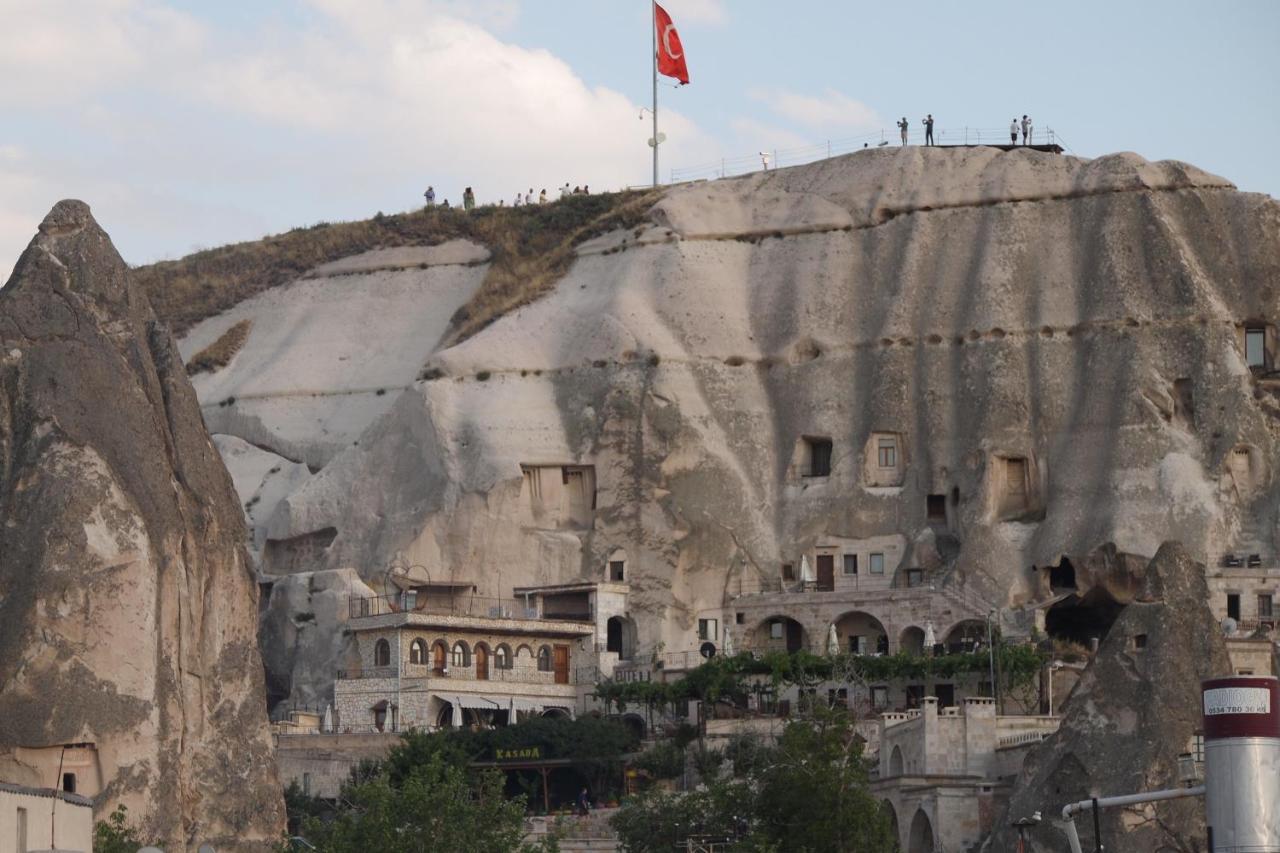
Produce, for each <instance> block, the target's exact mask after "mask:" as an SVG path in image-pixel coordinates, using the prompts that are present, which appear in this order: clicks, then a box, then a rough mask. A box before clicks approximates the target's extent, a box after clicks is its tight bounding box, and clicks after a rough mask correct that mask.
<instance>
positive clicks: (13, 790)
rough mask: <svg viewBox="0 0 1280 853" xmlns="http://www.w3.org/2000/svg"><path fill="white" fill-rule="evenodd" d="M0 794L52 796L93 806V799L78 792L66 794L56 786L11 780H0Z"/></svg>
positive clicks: (51, 797) (50, 797)
mask: <svg viewBox="0 0 1280 853" xmlns="http://www.w3.org/2000/svg"><path fill="white" fill-rule="evenodd" d="M0 794H21V795H23V796H27V797H48V798H49V799H53V798H54V797H56V798H58V799H59V800H62V801H63V802H64V803H70V804H71V805H73V806H89V807H92V806H93V800H91V799H89V798H88V797H82V796H81V795H79V794H68V793H67V792H66V791H59V790H57V789H56V788H28V787H27V786H26V785H15V784H14V783H12V782H0Z"/></svg>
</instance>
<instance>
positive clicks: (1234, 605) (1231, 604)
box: [1227, 592, 1240, 622]
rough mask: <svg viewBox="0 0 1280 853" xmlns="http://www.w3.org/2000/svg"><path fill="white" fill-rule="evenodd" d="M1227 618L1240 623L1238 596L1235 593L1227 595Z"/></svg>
mask: <svg viewBox="0 0 1280 853" xmlns="http://www.w3.org/2000/svg"><path fill="white" fill-rule="evenodd" d="M1227 617H1228V618H1230V619H1235V620H1236V621H1237V622H1239V621H1240V594H1239V593H1237V592H1229V593H1227Z"/></svg>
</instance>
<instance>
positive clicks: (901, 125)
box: [881, 113, 1033, 145]
mask: <svg viewBox="0 0 1280 853" xmlns="http://www.w3.org/2000/svg"><path fill="white" fill-rule="evenodd" d="M920 123H921V124H923V125H924V144H925V145H933V144H934V141H933V113H929V114H928V115H926V116H925V117H924V118H922V119H920ZM896 124H897V125H898V132H899V134H900V135H901V137H902V144H903V145H906V144H907V131H908V130H910V128H911V123H910V122H908V121H907V117H906V116H903V117H902V121H899V122H896ZM1019 130H1021V131H1022V144H1023V145H1030V144H1031V134H1032V130H1033V128H1032V125H1031V118H1030V117H1029V116H1026V115H1024V116H1023V117H1022V121H1021V123H1019V121H1018V120H1017V119H1016V118H1015V119H1014V120H1013V121H1011V122H1009V142H1010V144H1012V145H1017V144H1018V131H1019ZM881 144H883V143H881Z"/></svg>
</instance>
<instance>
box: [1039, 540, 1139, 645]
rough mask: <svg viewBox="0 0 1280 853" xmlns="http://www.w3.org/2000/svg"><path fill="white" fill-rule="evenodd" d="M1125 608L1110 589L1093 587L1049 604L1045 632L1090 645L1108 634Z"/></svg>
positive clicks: (1054, 636) (1061, 638) (1054, 637)
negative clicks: (1082, 594) (1108, 590)
mask: <svg viewBox="0 0 1280 853" xmlns="http://www.w3.org/2000/svg"><path fill="white" fill-rule="evenodd" d="M1064 562H1065V560H1064ZM1122 610H1124V605H1123V604H1121V603H1120V602H1118V601H1116V600H1115V598H1113V597H1112V595H1111V594H1110V593H1109V592H1107V591H1106V590H1105V589H1102V588H1101V587H1094V588H1093V589H1091V590H1089V591H1088V592H1087V593H1085V594H1084V596H1080V595H1076V594H1074V593H1073V594H1071V595H1069V596H1067V597H1066V598H1064V599H1063V600H1062V601H1059V602H1058V603H1057V604H1055V605H1053V606H1052V607H1050V608H1049V612H1048V613H1046V614H1045V631H1046V632H1047V633H1048V634H1049V636H1050V637H1052V638H1053V639H1055V640H1068V641H1070V642H1073V643H1079V644H1080V645H1082V646H1084V647H1086V648H1089V647H1091V645H1092V640H1093V639H1095V638H1097V639H1098V640H1099V641H1101V640H1102V639H1103V638H1104V637H1106V636H1107V631H1109V630H1111V625H1112V623H1114V622H1115V621H1116V618H1117V617H1118V616H1119V615H1120V611H1122Z"/></svg>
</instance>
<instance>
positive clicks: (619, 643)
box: [605, 616, 636, 660]
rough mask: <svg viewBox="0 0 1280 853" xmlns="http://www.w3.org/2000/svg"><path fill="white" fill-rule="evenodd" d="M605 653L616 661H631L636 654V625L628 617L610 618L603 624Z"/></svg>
mask: <svg viewBox="0 0 1280 853" xmlns="http://www.w3.org/2000/svg"><path fill="white" fill-rule="evenodd" d="M605 651H609V652H613V653H614V654H616V655H617V656H618V660H631V659H632V658H633V657H634V656H635V653H636V623H635V620H634V619H632V618H630V617H629V616H610V617H609V621H608V622H606V623H605Z"/></svg>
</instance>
